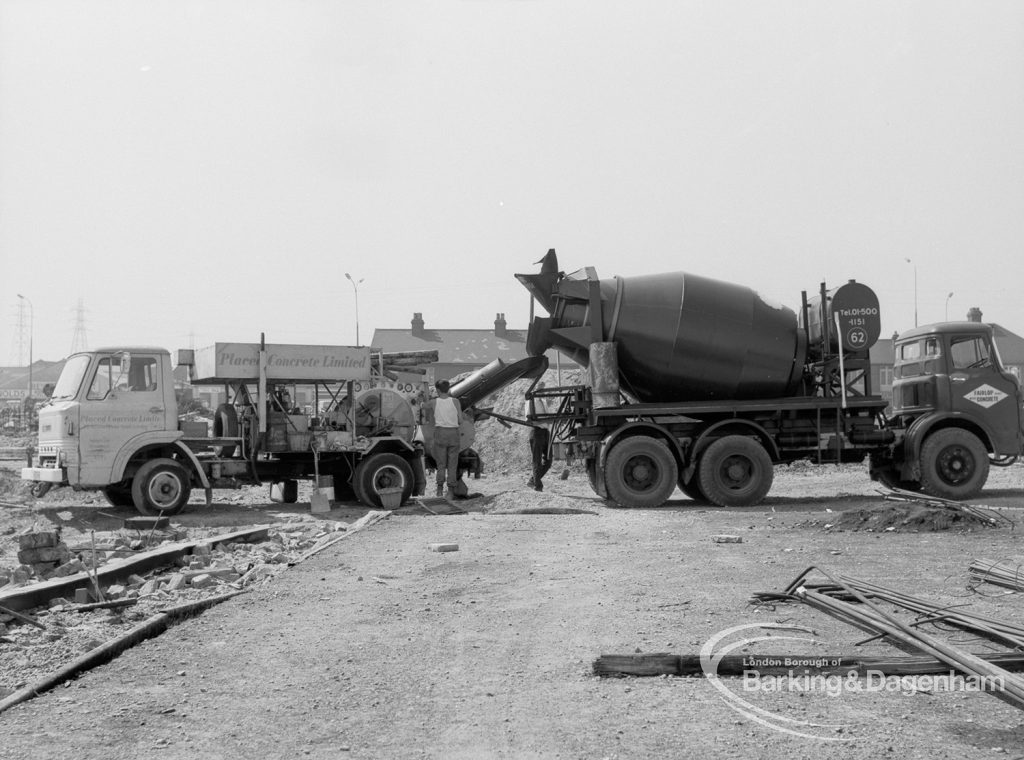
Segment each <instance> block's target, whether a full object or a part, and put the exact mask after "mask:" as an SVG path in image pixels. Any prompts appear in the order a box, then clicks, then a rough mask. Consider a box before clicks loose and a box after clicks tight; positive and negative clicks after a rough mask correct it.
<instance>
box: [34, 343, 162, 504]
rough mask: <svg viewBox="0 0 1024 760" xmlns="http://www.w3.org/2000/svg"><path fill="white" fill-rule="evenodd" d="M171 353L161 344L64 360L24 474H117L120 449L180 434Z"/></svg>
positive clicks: (114, 477) (81, 477)
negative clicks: (33, 459) (32, 459)
mask: <svg viewBox="0 0 1024 760" xmlns="http://www.w3.org/2000/svg"><path fill="white" fill-rule="evenodd" d="M181 436H182V434H181V433H180V432H179V431H178V422H177V404H176V401H175V397H174V382H173V376H172V373H171V366H170V354H169V353H168V352H167V351H166V350H164V349H160V348H145V347H142V348H117V349H98V350H96V351H90V352H86V353H79V354H74V355H73V356H71V357H70V358H69V359H68V360H67V362H66V363H65V365H64V370H63V371H62V372H61V375H60V378H59V379H58V380H57V383H56V386H55V387H54V391H53V394H52V396H51V397H50V402H49V403H48V404H47V405H46V406H44V407H43V408H42V409H41V410H40V411H39V443H38V449H37V457H38V460H37V462H36V466H35V467H28V468H24V469H23V470H22V478H24V479H26V480H35V481H40V482H48V483H54V484H60V483H64V484H67V485H70V486H72V487H77V488H89V487H104V486H107V485H108V484H110V483H115V482H117V481H119V480H120V479H121V478H122V477H123V473H122V472H117V471H116V470H117V468H118V466H119V464H120V466H121V468H123V465H124V463H123V462H120V463H119V462H118V460H119V456H118V455H119V454H120V453H121V452H123V451H125V450H127V449H137V448H139V447H140V446H142V445H145V444H146V443H147V442H152V443H157V442H160V443H164V442H169V441H171V440H174V439H177V438H180V437H181Z"/></svg>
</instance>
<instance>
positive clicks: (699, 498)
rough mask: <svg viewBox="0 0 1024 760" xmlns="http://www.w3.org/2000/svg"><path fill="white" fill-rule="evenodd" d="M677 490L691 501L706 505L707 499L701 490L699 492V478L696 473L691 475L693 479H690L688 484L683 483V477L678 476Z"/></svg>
mask: <svg viewBox="0 0 1024 760" xmlns="http://www.w3.org/2000/svg"><path fill="white" fill-rule="evenodd" d="M679 490H680V491H682V492H683V493H684V494H685V495H686V496H689V497H690V498H691V499H692V500H693V501H696V502H699V503H701V504H707V501H708V497H707V496H705V495H704V492H703V491H702V490H700V476H699V474H698V473H696V472H695V473H693V477H691V478H690V482H689V483H687V482H685V481H684V480H683V476H682V475H681V474H680V476H679Z"/></svg>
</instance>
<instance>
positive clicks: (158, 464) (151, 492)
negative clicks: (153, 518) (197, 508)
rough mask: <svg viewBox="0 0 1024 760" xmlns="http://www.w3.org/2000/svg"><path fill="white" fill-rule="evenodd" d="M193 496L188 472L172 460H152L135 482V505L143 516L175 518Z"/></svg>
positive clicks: (140, 470)
mask: <svg viewBox="0 0 1024 760" xmlns="http://www.w3.org/2000/svg"><path fill="white" fill-rule="evenodd" d="M191 492H192V482H191V480H190V479H189V475H188V470H186V469H185V468H184V467H182V466H181V465H180V464H178V463H177V462H175V461H174V460H173V459H150V460H149V461H148V462H146V463H145V464H144V465H142V467H140V468H139V471H138V472H137V473H135V478H134V479H133V480H132V501H133V502H134V503H135V508H136V509H137V510H139V512H141V513H142V514H144V515H159V514H163V515H176V514H178V513H179V512H181V511H182V510H183V509H185V505H186V504H188V496H189V494H190V493H191Z"/></svg>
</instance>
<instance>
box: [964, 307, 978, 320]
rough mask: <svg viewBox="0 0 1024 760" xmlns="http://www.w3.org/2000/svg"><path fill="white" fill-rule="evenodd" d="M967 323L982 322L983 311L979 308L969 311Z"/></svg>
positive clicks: (972, 308)
mask: <svg viewBox="0 0 1024 760" xmlns="http://www.w3.org/2000/svg"><path fill="white" fill-rule="evenodd" d="M967 321H968V322H980V321H981V309H979V308H978V307H977V306H972V307H971V308H970V309H968V310H967Z"/></svg>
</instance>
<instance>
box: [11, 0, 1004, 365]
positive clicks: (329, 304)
mask: <svg viewBox="0 0 1024 760" xmlns="http://www.w3.org/2000/svg"><path fill="white" fill-rule="evenodd" d="M1022 243H1024V3H1021V2H1019V0H1002V1H1000V0H988V1H987V2H984V3H978V2H973V1H972V0H920V1H909V0H850V1H848V2H844V1H841V0H768V1H766V0H707V1H697V0H638V1H637V2H629V3H625V2H610V1H609V0H579V1H575V0H573V1H570V0H566V1H564V2H561V1H559V0H446V1H440V0H408V1H403V2H388V1H387V0H365V1H359V2H355V1H350V0H276V1H274V0H217V1H216V2H214V1H213V0H203V1H198V0H166V1H164V0H143V1H140V0H118V1H115V0H92V1H91V2H81V1H80V0H77V1H75V2H68V1H64V0H0V282H2V285H0V365H4V364H7V365H13V364H18V363H19V361H18V359H19V355H21V356H22V357H23V360H27V348H26V346H25V343H24V341H23V340H20V338H24V337H25V330H29V328H31V329H30V330H29V333H30V335H31V340H32V347H33V357H34V358H35V359H47V360H57V359H60V358H63V357H64V356H66V355H67V354H68V353H70V351H71V347H72V343H73V339H74V337H75V328H76V325H79V324H80V325H81V326H84V328H85V339H86V343H87V345H88V346H89V347H91V348H96V347H100V346H104V345H157V346H163V347H165V348H168V349H170V350H171V351H172V352H173V351H175V350H176V349H178V348H188V347H202V346H207V345H211V344H212V343H214V342H218V341H245V342H250V341H251V342H255V341H258V340H259V337H260V334H261V333H264V334H265V335H266V339H267V341H268V342H271V343H311V344H342V345H354V344H356V342H357V338H358V342H359V343H362V344H366V343H369V342H370V339H371V337H372V335H373V330H374V329H375V328H401V327H406V326H408V325H409V323H410V320H411V318H412V315H413V313H414V312H421V313H422V314H423V319H424V321H425V323H426V327H427V328H428V329H453V328H474V327H477V328H488V327H491V326H492V324H493V321H494V318H495V314H496V313H498V312H502V313H504V314H505V315H506V319H507V321H508V323H509V327H510V328H513V329H523V328H525V327H526V326H527V322H528V318H529V307H530V304H529V296H528V294H527V293H526V291H525V290H524V289H523V288H522V287H521V286H520V285H519V284H518V283H517V282H516V281H515V279H514V277H513V275H514V274H515V273H516V272H532V271H535V270H536V269H537V266H536V265H535V263H534V262H536V261H538V260H539V259H540V258H541V256H543V254H544V253H545V252H546V251H547V250H548V249H549V248H555V249H556V250H557V251H558V256H559V262H560V265H561V268H562V269H564V270H566V271H572V270H576V269H579V268H582V267H587V266H592V267H594V268H596V270H597V272H598V274H599V275H601V276H602V277H611V276H613V275H621V276H631V275H645V274H652V273H658V272H667V271H684V272H690V273H693V274H700V275H704V276H707V277H713V278H717V279H722V280H727V281H730V282H736V283H739V284H742V285H747V286H750V287H752V288H754V289H756V290H758V291H759V292H760V293H761V294H762V295H764V296H765V297H766V298H768V299H770V300H773V301H778V302H781V303H783V304H786V305H788V306H790V307H792V308H794V309H797V308H798V307H799V304H800V294H801V291H808V292H809V293H811V294H814V293H816V292H817V291H818V289H819V286H820V283H821V282H826V283H827V284H828V285H829V286H830V287H835V286H838V285H841V284H842V283H844V282H846V281H847V280H850V279H855V280H857V281H859V282H863V283H865V284H867V285H869V286H870V287H871V288H872V289H874V290H875V292H876V293H877V295H878V297H879V301H880V304H881V311H882V335H883V336H888V335H890V334H891V333H892V332H894V331H901V330H905V329H908V328H910V327H913V326H914V323H915V313H916V318H917V321H918V323H919V324H926V323H928V322H934V321H941V320H943V319H945V318H946V315H947V314H948V316H949V318H951V319H958V318H962V317H963V316H964V315H965V314H966V312H967V310H968V309H969V308H971V307H973V306H977V307H978V308H980V309H981V310H982V312H983V315H984V319H985V320H986V321H993V322H998V323H999V324H1001V325H1003V326H1004V327H1006V328H1007V329H1009V330H1011V331H1014V332H1017V333H1020V334H1024V298H1022V297H1021V295H1020V293H1021V289H1022V285H1024V264H1022V263H1021V262H1022V259H1024V256H1022V252H1024V251H1022V248H1024V245H1022ZM346 273H349V274H350V275H351V276H352V278H353V279H352V280H348V279H346V277H345V274H346ZM353 283H357V284H356V287H353ZM19 294H20V295H21V296H23V298H19V297H18V296H19ZM950 294H952V295H950ZM357 302H358V308H357ZM79 306H81V310H80V311H79ZM79 316H80V318H81V321H80V322H79ZM357 322H358V336H357V329H356V325H357ZM19 325H21V326H22V327H24V330H19Z"/></svg>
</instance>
